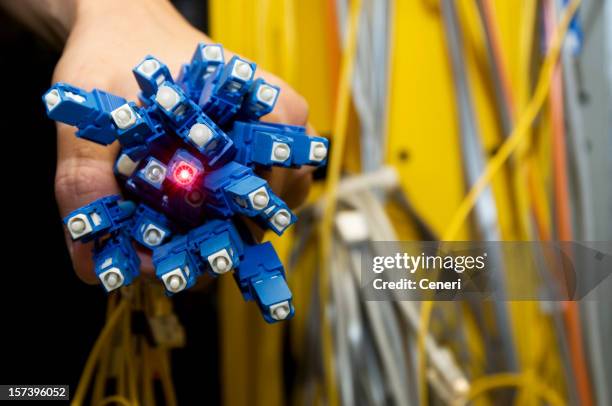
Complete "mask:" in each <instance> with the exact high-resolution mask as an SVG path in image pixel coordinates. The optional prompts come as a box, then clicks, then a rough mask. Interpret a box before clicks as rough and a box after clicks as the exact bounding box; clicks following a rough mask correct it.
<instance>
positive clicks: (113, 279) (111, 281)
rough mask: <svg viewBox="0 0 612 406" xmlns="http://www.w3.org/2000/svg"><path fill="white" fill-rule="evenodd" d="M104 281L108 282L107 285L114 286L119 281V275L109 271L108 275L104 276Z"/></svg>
mask: <svg viewBox="0 0 612 406" xmlns="http://www.w3.org/2000/svg"><path fill="white" fill-rule="evenodd" d="M104 281H105V282H106V285H107V286H108V287H109V288H114V287H116V286H117V284H118V283H119V278H118V277H117V274H116V273H114V272H110V273H108V275H106V277H105V278H104Z"/></svg>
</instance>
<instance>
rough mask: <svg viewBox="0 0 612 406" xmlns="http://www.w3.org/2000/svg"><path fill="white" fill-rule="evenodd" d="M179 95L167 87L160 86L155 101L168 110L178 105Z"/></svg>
mask: <svg viewBox="0 0 612 406" xmlns="http://www.w3.org/2000/svg"><path fill="white" fill-rule="evenodd" d="M178 99H179V95H178V94H177V93H176V92H175V91H174V89H172V88H171V87H168V86H162V87H160V88H159V90H158V91H157V95H155V100H157V102H158V103H159V104H160V105H161V106H162V107H163V108H165V109H166V110H170V109H171V108H172V107H174V106H175V105H176V103H178Z"/></svg>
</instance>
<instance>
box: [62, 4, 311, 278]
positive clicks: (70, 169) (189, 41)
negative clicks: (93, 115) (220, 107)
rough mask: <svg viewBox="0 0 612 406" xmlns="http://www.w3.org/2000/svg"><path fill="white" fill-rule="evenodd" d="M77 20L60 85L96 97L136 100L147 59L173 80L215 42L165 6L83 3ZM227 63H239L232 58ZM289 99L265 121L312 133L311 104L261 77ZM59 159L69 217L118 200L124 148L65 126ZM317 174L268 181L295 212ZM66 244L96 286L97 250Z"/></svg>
mask: <svg viewBox="0 0 612 406" xmlns="http://www.w3.org/2000/svg"><path fill="white" fill-rule="evenodd" d="M75 7H76V10H75V16H76V17H75V20H74V25H73V26H72V29H71V31H70V35H69V37H68V40H67V42H66V45H65V48H64V53H63V55H62V57H61V59H60V61H59V63H58V64H57V66H56V69H55V72H54V75H53V82H59V81H61V82H68V83H71V84H73V85H75V86H78V87H81V88H84V89H86V90H91V89H93V88H99V89H103V90H105V91H109V92H111V93H113V94H116V95H119V96H122V97H124V98H126V99H128V100H136V99H137V94H138V90H139V89H138V86H137V83H136V81H135V79H134V77H133V76H132V74H131V69H132V68H133V67H134V66H135V65H136V64H137V63H138V62H139V61H140V60H141V59H142V58H143V57H144V56H145V55H147V54H151V55H155V56H156V57H157V58H159V59H160V60H162V61H164V63H166V64H167V65H168V67H169V68H170V70H171V72H172V73H173V75H175V76H176V74H177V73H178V71H179V68H180V66H181V64H182V63H184V62H186V61H189V60H190V58H191V55H192V53H193V49H194V48H195V46H196V44H197V43H198V42H213V41H211V40H210V39H209V38H208V37H206V35H204V34H203V33H202V32H199V31H197V30H196V29H194V28H193V27H192V26H190V25H189V24H188V23H187V22H186V21H185V20H184V19H183V17H182V16H181V15H180V14H179V13H178V12H177V11H176V10H175V9H174V8H173V7H172V5H171V4H170V3H169V2H167V1H165V0H130V1H121V0H105V1H98V0H78V1H76V2H75ZM225 53H226V59H229V58H231V56H232V55H233V54H232V53H231V51H227V50H226V51H225ZM257 72H258V75H260V76H262V77H264V78H265V80H266V81H268V82H270V83H273V84H275V85H278V86H280V87H281V89H282V91H281V93H280V97H279V100H278V102H277V104H276V108H275V110H274V111H273V112H272V113H271V114H269V115H268V116H266V117H264V119H263V121H272V122H283V123H287V124H292V125H306V120H307V115H308V108H307V104H306V102H305V100H304V99H303V98H302V97H301V96H299V95H298V94H297V93H296V92H295V91H294V90H293V89H291V88H290V87H289V86H288V85H287V84H285V83H283V82H282V81H281V80H280V79H278V78H276V77H275V76H273V75H271V74H269V73H267V72H264V71H262V70H258V71H257ZM57 131H58V141H57V142H58V158H57V171H56V178H55V192H56V198H57V202H58V205H59V209H60V212H61V215H62V216H65V215H67V214H68V213H69V212H71V211H73V210H75V209H77V208H79V207H81V206H84V205H86V204H88V203H90V202H92V201H93V200H96V199H98V198H100V197H102V196H105V195H109V194H117V193H119V185H118V183H117V181H116V179H115V177H114V174H113V164H114V161H115V158H116V156H117V153H118V148H119V147H118V145H117V143H114V144H113V145H111V146H108V147H104V146H100V145H96V144H94V143H91V142H90V141H86V140H82V139H78V138H77V137H75V135H74V133H75V129H74V127H70V126H67V125H65V124H58V127H57ZM311 171H312V169H311V168H306V167H304V168H302V169H300V170H286V169H283V168H274V169H273V170H272V171H270V172H269V173H266V174H263V175H262V176H264V177H265V178H266V179H267V180H268V182H269V184H270V186H271V188H272V189H273V190H274V191H275V193H277V194H278V195H279V196H281V198H283V199H285V201H286V202H287V204H288V205H289V206H290V207H295V206H297V205H299V204H300V203H301V202H302V201H303V200H304V199H305V197H306V194H307V193H308V188H309V185H310V180H311ZM66 238H67V244H68V248H69V251H70V255H71V257H72V261H73V264H74V268H75V270H76V272H77V275H78V276H79V277H80V278H81V279H83V280H84V281H86V282H89V283H96V282H97V278H96V276H95V273H94V271H93V262H92V258H91V249H92V245H91V244H92V243H88V244H82V243H80V242H79V243H73V242H72V241H71V240H70V237H68V235H67V236H66ZM141 259H142V271H143V273H149V274H150V273H152V272H153V267H152V263H151V258H150V254H147V253H145V251H144V250H143V251H142V252H141Z"/></svg>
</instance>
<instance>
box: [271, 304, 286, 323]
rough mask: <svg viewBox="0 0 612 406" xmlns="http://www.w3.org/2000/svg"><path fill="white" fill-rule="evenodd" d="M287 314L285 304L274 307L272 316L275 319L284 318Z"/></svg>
mask: <svg viewBox="0 0 612 406" xmlns="http://www.w3.org/2000/svg"><path fill="white" fill-rule="evenodd" d="M288 315H289V309H287V307H286V306H279V307H277V308H276V309H274V316H276V319H277V320H284V319H285V318H287V316H288Z"/></svg>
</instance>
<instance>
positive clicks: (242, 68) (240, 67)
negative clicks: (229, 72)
mask: <svg viewBox="0 0 612 406" xmlns="http://www.w3.org/2000/svg"><path fill="white" fill-rule="evenodd" d="M252 72H253V70H252V69H251V67H250V66H249V64H248V63H246V62H236V73H237V74H238V77H239V78H241V79H244V80H249V79H250V78H251V73H252Z"/></svg>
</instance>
